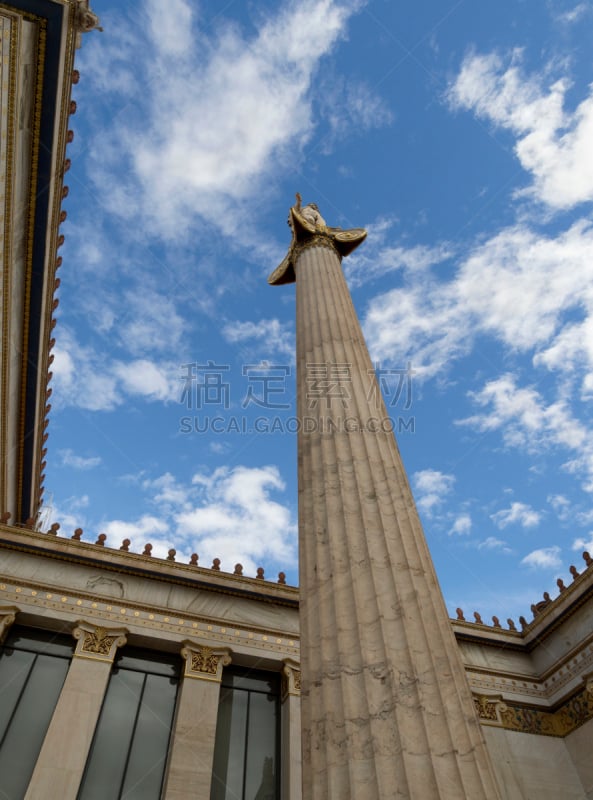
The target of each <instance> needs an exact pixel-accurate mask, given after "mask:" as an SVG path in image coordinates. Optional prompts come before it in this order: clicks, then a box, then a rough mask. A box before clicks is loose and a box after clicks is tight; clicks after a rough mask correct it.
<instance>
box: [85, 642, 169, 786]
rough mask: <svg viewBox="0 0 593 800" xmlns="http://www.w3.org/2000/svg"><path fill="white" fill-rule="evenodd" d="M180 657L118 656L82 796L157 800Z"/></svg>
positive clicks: (129, 651)
mask: <svg viewBox="0 0 593 800" xmlns="http://www.w3.org/2000/svg"><path fill="white" fill-rule="evenodd" d="M180 666H181V658H180V657H179V656H168V655H166V654H164V653H153V652H151V651H146V650H134V649H133V648H126V649H125V650H123V651H122V652H121V653H120V655H119V656H118V657H117V659H116V662H115V665H114V667H113V671H112V673H111V677H110V679H109V686H108V687H107V692H106V694H105V700H104V701H103V708H102V709H101V716H100V717H99V721H98V723H97V729H96V731H95V736H94V738H93V743H92V745H91V751H90V754H89V758H88V761H87V765H86V769H85V773H84V777H83V780H82V784H81V787H80V791H79V793H78V799H79V800H106V798H109V800H119V798H125V800H158V798H160V796H161V788H162V783H163V775H164V771H165V764H166V760H167V752H168V749H169V738H170V736H171V725H172V722H173V713H174V711H175V700H176V698H177V688H178V685H179V671H180Z"/></svg>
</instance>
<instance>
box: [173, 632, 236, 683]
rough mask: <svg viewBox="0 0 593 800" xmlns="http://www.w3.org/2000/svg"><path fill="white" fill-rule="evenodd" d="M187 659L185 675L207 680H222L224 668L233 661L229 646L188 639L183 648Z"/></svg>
mask: <svg viewBox="0 0 593 800" xmlns="http://www.w3.org/2000/svg"><path fill="white" fill-rule="evenodd" d="M181 655H182V656H183V658H184V659H185V673H184V674H185V677H186V678H198V679H200V680H206V681H216V682H217V683H220V681H221V680H222V668H223V667H226V666H228V665H229V664H230V663H231V651H230V650H229V648H228V647H210V646H209V645H205V644H198V643H197V642H190V641H186V642H184V643H183V647H182V648H181Z"/></svg>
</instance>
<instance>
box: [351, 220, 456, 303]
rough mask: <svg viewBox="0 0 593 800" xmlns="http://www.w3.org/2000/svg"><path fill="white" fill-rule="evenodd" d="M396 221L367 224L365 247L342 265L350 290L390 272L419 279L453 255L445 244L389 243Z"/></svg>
mask: <svg viewBox="0 0 593 800" xmlns="http://www.w3.org/2000/svg"><path fill="white" fill-rule="evenodd" d="M396 224H397V219H394V218H386V217H384V218H381V219H379V220H377V221H376V222H372V223H368V224H366V225H365V228H366V230H367V233H368V237H367V240H366V242H365V244H364V247H361V248H359V249H358V250H355V251H354V253H353V254H352V255H351V256H349V257H348V258H347V259H346V261H345V262H344V272H345V274H346V277H347V279H348V283H349V285H350V287H351V288H356V287H358V286H362V285H363V284H365V283H368V282H369V281H372V280H375V279H376V278H381V277H383V276H384V275H387V274H388V273H390V272H398V271H399V272H401V273H404V274H406V275H409V277H411V278H414V279H416V280H419V279H420V274H419V273H422V279H423V278H424V273H425V272H426V271H427V270H428V268H429V267H432V266H435V265H437V264H441V263H442V262H443V261H447V260H448V259H449V258H451V257H452V256H453V254H454V251H453V248H452V247H451V245H449V244H447V243H441V244H437V245H432V246H428V245H423V244H418V245H411V246H406V245H405V243H401V244H395V245H394V244H392V243H391V238H392V236H393V234H394V231H393V228H394V227H395V226H396Z"/></svg>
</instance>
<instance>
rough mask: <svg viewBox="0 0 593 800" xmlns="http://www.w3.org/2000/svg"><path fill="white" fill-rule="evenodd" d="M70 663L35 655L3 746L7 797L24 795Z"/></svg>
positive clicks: (1, 768)
mask: <svg viewBox="0 0 593 800" xmlns="http://www.w3.org/2000/svg"><path fill="white" fill-rule="evenodd" d="M15 652H16V651H15ZM2 660H3V661H4V659H2ZM69 666H70V662H69V661H68V660H66V659H63V658H54V657H53V656H46V655H39V656H37V657H36V660H35V663H34V665H33V668H32V670H31V672H30V675H29V680H28V681H27V683H26V685H25V687H24V691H23V693H22V695H21V699H20V702H19V704H18V706H17V708H16V711H15V713H14V716H13V718H12V721H11V723H10V726H9V728H8V731H7V733H6V736H5V738H4V742H3V744H2V748H1V749H0V787H1V788H2V792H3V793H4V794H3V796H5V797H9V798H15V800H16V798H21V797H24V794H25V791H26V789H27V786H28V784H29V780H30V778H31V775H32V774H33V768H34V766H35V762H36V761H37V757H38V755H39V751H40V750H41V745H42V744H43V739H44V738H45V734H46V732H47V728H48V726H49V723H50V720H51V716H52V714H53V711H54V708H55V706H56V703H57V700H58V696H59V694H60V691H61V689H62V686H63V685H64V680H65V678H66V673H67V672H68V667H69Z"/></svg>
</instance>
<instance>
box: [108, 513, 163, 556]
mask: <svg viewBox="0 0 593 800" xmlns="http://www.w3.org/2000/svg"><path fill="white" fill-rule="evenodd" d="M101 530H102V532H103V533H106V534H107V541H106V544H107V545H108V546H109V547H115V548H117V547H119V546H120V545H121V543H122V542H123V540H124V539H129V540H130V542H131V544H130V551H131V552H134V553H141V552H142V551H143V549H144V545H145V544H146V543H147V542H150V543H151V544H152V545H153V549H152V555H153V556H156V557H157V558H166V557H167V552H168V550H169V549H170V548H171V547H173V544H172V538H171V535H170V533H169V525H168V523H167V521H166V520H164V519H161V518H159V517H155V516H153V515H151V514H143V515H142V516H141V517H140V518H139V519H137V520H135V521H134V522H125V521H124V520H121V519H114V520H109V521H107V522H103V523H102V524H101ZM165 534H166V536H165Z"/></svg>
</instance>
